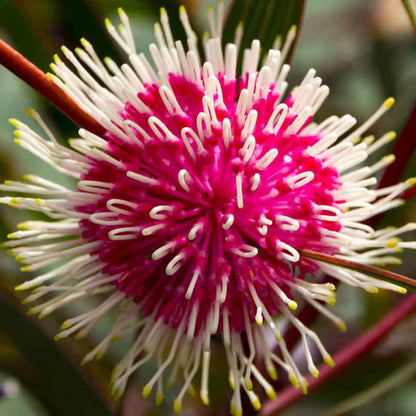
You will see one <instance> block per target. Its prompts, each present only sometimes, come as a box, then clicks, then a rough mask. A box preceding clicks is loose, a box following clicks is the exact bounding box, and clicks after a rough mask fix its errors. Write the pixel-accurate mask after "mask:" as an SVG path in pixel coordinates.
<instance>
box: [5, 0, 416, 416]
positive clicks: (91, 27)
mask: <svg viewBox="0 0 416 416" xmlns="http://www.w3.org/2000/svg"><path fill="white" fill-rule="evenodd" d="M204 3H205V4H204ZM186 4H187V6H188V8H190V9H191V11H192V12H193V13H194V18H195V20H196V21H197V22H198V24H199V25H200V26H201V27H204V26H206V20H205V18H204V17H205V14H206V13H205V10H206V4H208V2H203V1H192V0H190V1H188V2H186ZM118 6H122V7H123V8H124V9H125V10H126V12H127V13H128V14H129V17H130V19H131V25H132V28H133V32H134V36H135V40H136V42H137V45H138V48H137V49H138V50H147V46H148V45H149V44H150V43H151V42H152V41H153V33H152V29H153V23H154V22H155V21H156V19H157V14H158V12H157V10H158V8H159V7H160V6H166V7H168V9H172V10H176V9H177V5H176V4H175V1H174V0H165V1H163V0H117V1H115V0H71V1H69V0H37V1H33V0H0V37H2V38H4V39H5V40H6V41H8V42H10V43H11V44H12V45H13V46H14V47H15V48H16V49H17V50H19V51H20V52H22V53H23V54H24V55H25V56H26V57H27V58H28V59H30V60H31V61H32V62H34V63H35V64H36V65H38V66H39V67H40V68H41V69H42V70H44V71H47V70H48V64H49V62H50V61H51V60H52V57H53V54H54V53H56V52H58V51H59V50H60V46H61V45H63V44H65V45H66V46H68V47H69V48H74V47H76V46H78V42H79V38H80V37H86V38H87V39H88V40H89V41H90V42H91V43H93V44H94V46H95V47H96V50H97V51H98V52H99V54H100V55H101V56H102V57H104V56H107V55H108V56H111V57H113V58H115V59H116V60H119V61H123V59H124V57H123V54H122V53H121V51H119V50H118V49H117V48H116V47H115V45H114V43H113V42H112V41H111V39H110V37H109V35H107V33H106V32H105V29H104V24H103V21H104V18H105V17H110V18H112V19H113V20H114V21H117V18H116V9H117V7H118ZM171 13H172V12H171ZM171 18H173V16H171ZM272 21H273V19H272ZM311 67H313V68H315V69H316V70H317V72H318V74H319V76H321V77H322V78H323V80H324V83H326V84H327V85H328V86H329V87H330V89H331V95H330V96H329V98H328V99H327V101H326V103H325V105H324V106H323V108H322V109H321V111H320V112H319V114H318V120H323V119H324V118H326V117H327V116H328V115H330V114H336V115H342V114H345V113H350V114H352V115H354V116H355V117H356V118H357V119H358V120H359V121H364V120H365V119H366V118H368V117H369V116H370V115H371V114H372V112H373V111H374V110H375V109H376V108H377V107H378V106H379V105H380V103H381V102H382V101H383V100H384V99H385V98H386V97H388V96H391V95H392V96H394V97H395V98H396V105H395V106H394V107H393V109H392V110H391V111H390V112H389V113H388V115H386V116H385V117H384V118H383V119H382V120H381V121H379V122H378V123H377V124H376V126H374V128H373V129H372V133H373V134H375V135H376V137H377V136H380V135H381V134H382V133H383V132H385V131H387V130H395V131H397V132H398V133H400V131H401V129H402V128H403V126H404V124H405V122H406V120H407V117H408V115H409V112H410V110H411V108H412V106H413V105H414V102H415V97H416V41H415V38H414V36H413V34H412V28H411V25H410V22H409V19H408V16H407V15H406V13H405V10H404V8H403V6H402V3H401V2H400V1H399V0H373V1H365V0H310V1H309V2H307V8H306V12H305V16H304V24H303V26H302V29H301V35H300V39H299V41H298V46H297V49H296V51H295V55H294V59H293V62H292V68H293V70H292V72H291V75H290V77H289V81H290V83H291V85H296V83H297V82H299V81H300V80H301V78H302V77H303V76H304V74H305V73H306V72H307V70H308V69H309V68H311ZM31 107H33V108H36V109H37V110H38V111H39V112H40V113H41V115H42V117H43V118H44V120H45V121H47V124H48V125H49V126H50V127H51V129H52V130H53V131H54V133H55V134H56V136H57V137H59V138H60V140H62V142H64V141H65V140H66V139H67V138H70V137H74V136H76V134H77V129H76V126H75V125H73V124H72V123H71V122H70V121H68V120H67V119H66V118H65V117H64V116H62V115H60V114H59V113H58V112H57V111H56V110H54V109H53V108H51V106H50V105H49V104H48V103H46V102H45V100H44V99H43V98H41V97H39V96H38V95H37V94H35V93H34V92H33V91H32V90H31V89H30V88H29V87H28V86H26V85H24V84H23V82H21V81H20V80H18V79H17V78H16V77H15V76H14V75H12V74H10V73H9V72H7V71H6V70H5V69H4V68H0V126H1V127H0V180H4V179H6V178H13V179H17V178H18V177H20V176H21V175H22V174H24V173H29V172H33V173H36V174H38V175H41V176H50V177H53V178H55V177H56V176H57V174H56V173H55V172H54V171H51V169H50V168H49V167H48V166H47V165H46V164H43V163H42V162H38V160H37V159H35V158H34V157H33V156H32V155H31V154H29V153H27V152H25V151H22V150H21V149H19V148H18V147H17V146H16V145H15V144H14V142H13V128H12V126H10V125H9V124H8V123H7V119H8V118H9V117H15V118H18V119H21V120H23V121H24V122H27V123H28V124H31V120H28V119H29V117H28V116H26V115H25V113H24V110H25V109H26V108H31ZM383 151H385V149H383ZM415 166H416V164H415V157H414V155H413V156H412V160H411V163H410V164H409V166H408V168H407V170H406V176H414V175H415V174H416V169H415ZM59 180H61V181H65V180H66V181H68V180H67V179H65V178H60V179H59ZM26 216H27V214H26V213H23V212H17V211H14V210H13V211H12V210H10V209H7V208H3V207H0V232H1V235H0V240H2V241H3V240H5V238H6V235H7V233H8V232H11V230H13V228H14V226H15V225H16V224H17V223H18V222H19V221H21V220H22V219H23V218H26ZM415 218H416V204H415V203H414V202H410V203H409V204H407V205H406V207H403V208H400V209H398V210H396V211H395V212H394V213H392V214H389V215H388V216H387V217H386V218H385V219H384V221H385V223H398V224H402V223H405V222H410V221H415ZM412 237H413V239H416V235H413V236H412ZM415 259H416V257H415V255H414V254H411V253H410V254H406V256H405V259H404V265H403V266H401V267H400V268H396V270H397V271H399V272H402V273H404V274H407V275H408V276H416V264H415ZM0 265H1V267H0V270H1V271H0V278H1V283H0V289H1V292H0V295H1V299H2V300H1V302H2V305H0V384H1V383H4V381H5V380H9V379H15V380H17V382H18V383H19V386H20V389H19V391H18V392H17V393H16V395H14V397H11V398H8V399H0V415H1V416H21V415H24V416H31V415H36V416H43V415H48V414H49V415H54V416H55V415H61V414H67V415H74V414H75V412H77V413H78V414H79V415H100V416H101V415H104V414H105V411H106V410H105V406H104V408H103V409H104V410H103V409H101V408H100V407H99V404H98V403H102V401H101V400H99V399H98V397H104V401H105V400H108V389H107V386H106V384H107V381H108V378H109V372H110V369H111V367H112V365H113V364H114V362H115V361H116V360H117V357H120V356H121V355H122V354H123V353H124V351H125V350H126V344H123V343H120V344H119V345H116V346H115V347H113V348H112V349H111V351H110V354H109V356H108V357H106V358H105V359H104V360H103V361H101V362H100V363H97V364H92V365H88V366H87V367H86V368H85V369H83V370H82V371H83V373H82V374H83V376H80V374H81V373H79V371H81V370H80V369H79V368H78V367H77V365H76V364H74V363H77V362H79V361H80V359H81V357H82V355H83V354H85V352H87V351H88V345H89V344H91V345H92V344H94V340H95V339H99V337H100V334H103V333H105V331H106V329H107V327H108V324H107V323H106V322H104V323H103V324H102V325H101V326H100V327H99V328H98V329H97V331H95V332H94V333H93V334H92V336H91V337H90V338H89V339H88V340H87V341H85V342H76V341H73V340H71V339H69V340H64V341H61V342H60V343H59V344H54V342H53V341H51V340H52V339H53V335H54V333H56V332H57V330H58V327H59V324H60V322H61V321H62V317H63V316H67V315H68V313H69V314H70V313H71V308H69V309H66V310H62V311H59V312H58V313H57V314H54V315H53V316H51V317H48V318H46V319H45V320H44V321H40V322H37V320H30V321H27V320H25V319H23V315H19V313H14V314H13V313H12V312H11V311H12V310H16V307H17V306H16V305H18V304H19V299H17V297H16V295H15V294H12V293H11V289H12V288H13V287H14V286H15V285H17V284H18V283H20V282H21V281H23V280H24V279H26V278H27V276H23V275H22V274H21V273H20V271H19V269H18V267H17V265H16V264H15V263H14V262H13V260H12V259H11V258H10V257H9V256H7V254H6V253H5V252H4V251H0ZM5 299H14V301H12V303H13V302H15V304H14V306H13V307H11V306H10V303H8V302H9V301H6V300H5ZM338 299H339V301H338V306H336V308H335V309H336V312H337V313H339V314H341V315H342V316H344V318H345V320H346V321H347V323H348V327H349V329H348V331H347V332H346V333H345V334H344V333H343V334H340V333H338V331H337V329H335V328H333V327H332V326H330V325H329V324H328V322H327V321H325V320H318V321H317V323H316V326H315V327H316V330H317V332H318V334H319V335H320V336H321V339H323V341H324V343H325V344H326V345H327V346H328V349H329V351H336V350H337V349H339V348H341V347H342V346H344V345H346V343H347V342H348V340H350V339H353V337H355V336H356V335H358V334H359V333H361V332H362V331H363V330H364V329H365V328H366V327H368V326H369V325H370V324H371V323H373V322H374V321H375V320H377V319H378V318H379V317H380V316H382V315H383V313H385V312H386V311H387V310H388V309H389V307H391V305H392V304H393V303H394V302H395V300H396V298H395V296H394V295H391V294H384V293H382V294H379V295H367V294H365V293H363V292H362V291H359V290H354V289H351V288H347V287H341V288H340V290H339V294H338ZM88 306H89V305H80V308H83V307H84V308H85V307H86V308H88ZM19 308H20V311H21V312H22V311H24V310H25V308H24V307H20V306H19ZM72 312H73V309H72ZM26 321H27V322H26ZM39 330H40V331H39ZM415 330H416V319H414V320H410V321H408V322H406V323H405V324H404V325H403V326H402V327H400V328H398V329H397V331H395V333H394V334H393V335H392V336H390V337H389V339H388V340H386V341H385V342H384V343H383V345H382V346H381V347H379V348H378V349H377V350H376V351H375V352H374V353H372V354H371V356H368V357H366V358H365V359H364V360H362V361H360V363H359V364H356V365H354V366H353V367H352V368H351V369H350V370H349V371H347V372H345V373H343V376H342V377H339V378H338V379H337V380H336V381H334V382H331V383H330V384H329V385H326V386H324V388H322V389H321V390H320V391H319V392H316V393H312V394H311V395H310V396H308V397H306V398H305V400H303V401H302V402H301V403H299V404H298V405H296V406H294V407H293V408H292V409H290V410H289V411H287V412H285V414H287V415H289V416H291V415H293V416H295V415H312V416H313V415H322V414H324V413H325V412H326V411H328V410H330V409H331V408H334V407H335V406H336V405H337V404H339V403H341V402H343V401H344V400H346V399H347V398H349V397H351V396H353V395H355V394H356V393H358V392H360V391H363V390H365V389H367V388H369V387H371V386H372V385H374V384H376V383H377V382H379V381H381V380H383V379H385V378H386V377H388V376H389V375H390V374H391V373H393V372H394V371H395V370H396V369H398V368H400V366H402V365H405V366H406V365H407V364H406V363H409V362H411V361H414V356H415V346H416V338H415V335H414V334H415ZM39 333H40V334H41V335H39ZM218 350H219V351H220V349H219V348H218ZM219 351H218V352H217V351H216V350H215V348H214V356H215V357H216V358H215V359H214V360H212V372H211V376H210V384H211V396H212V399H211V402H212V405H211V407H210V408H205V407H202V406H201V404H200V402H199V400H196V399H192V398H190V399H187V400H186V401H185V403H184V406H183V408H184V409H185V410H184V411H183V414H184V415H209V414H211V415H222V414H224V415H225V414H227V405H226V403H227V400H228V394H229V392H228V386H227V374H226V373H225V372H224V371H223V368H224V358H223V357H222V355H221V353H220V352H219ZM62 357H69V358H62ZM74 366H75V367H74ZM73 368H75V370H73ZM151 370H152V369H151V368H149V369H148V371H147V372H146V370H145V371H143V372H140V374H139V375H138V376H137V377H136V381H135V382H133V383H132V384H131V387H130V390H129V391H128V394H127V399H126V401H125V404H124V407H123V409H120V407H119V405H114V404H111V403H110V404H109V405H108V406H109V408H110V410H108V414H111V413H113V414H115V413H116V412H119V413H122V414H123V415H128V416H130V415H131V416H132V415H138V416H139V415H142V414H143V415H144V414H147V415H168V414H171V413H172V410H171V404H170V403H171V402H169V400H167V403H166V404H164V405H162V407H161V408H158V409H152V403H151V401H147V402H143V401H142V400H141V398H140V391H141V389H140V386H141V385H143V381H145V380H147V378H148V375H149V374H150V371H151ZM74 371H75V373H74ZM414 373H415V374H416V371H415V372H414ZM54 374H59V376H60V380H61V382H60V383H58V385H56V383H51V380H52V381H53V380H54V378H53V377H54V376H53V375H54ZM413 375H414V374H413ZM84 376H85V377H87V378H90V379H93V380H95V381H96V383H95V384H98V388H96V389H94V390H92V391H91V392H89V393H88V394H89V395H86V396H85V397H84V396H83V395H82V392H83V391H84V390H85V388H86V387H85V386H88V385H89V383H88V382H87V381H85V379H84V378H83V377H84ZM83 381H84V382H85V386H84V385H83V384H82V382H83ZM52 384H53V385H52ZM399 384H401V385H400V387H399V388H397V389H394V391H390V392H389V393H387V394H383V395H382V396H381V397H378V398H377V399H376V400H373V401H371V402H369V403H367V404H365V405H363V406H360V408H359V409H357V410H353V411H348V412H347V413H343V414H348V415H357V416H364V415H365V416H372V415H377V416H384V415H386V416H390V415H402V416H412V415H416V399H415V396H416V394H415V393H416V381H415V377H414V376H413V377H410V378H409V377H407V379H405V378H404V377H403V382H402V383H399ZM77 389H78V390H77ZM94 397H95V399H93V398H94ZM173 397H174V396H173V395H172V397H169V398H168V399H172V398H173ZM94 400H97V401H94ZM88 401H90V402H88ZM165 402H166V401H165Z"/></svg>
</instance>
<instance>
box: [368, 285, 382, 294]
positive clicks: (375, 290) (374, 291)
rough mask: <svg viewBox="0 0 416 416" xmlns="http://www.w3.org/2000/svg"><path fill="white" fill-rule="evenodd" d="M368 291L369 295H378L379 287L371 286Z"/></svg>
mask: <svg viewBox="0 0 416 416" xmlns="http://www.w3.org/2000/svg"><path fill="white" fill-rule="evenodd" d="M367 290H368V292H369V293H373V294H376V293H378V292H379V289H378V287H375V286H370V287H369V288H368V289H367Z"/></svg>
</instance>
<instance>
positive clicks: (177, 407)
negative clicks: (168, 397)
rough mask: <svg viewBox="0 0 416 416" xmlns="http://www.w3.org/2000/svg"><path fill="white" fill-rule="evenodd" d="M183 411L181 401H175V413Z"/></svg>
mask: <svg viewBox="0 0 416 416" xmlns="http://www.w3.org/2000/svg"><path fill="white" fill-rule="evenodd" d="M181 410H182V402H181V401H180V400H175V401H174V402H173V411H174V412H175V413H180V412H181Z"/></svg>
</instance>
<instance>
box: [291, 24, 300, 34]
mask: <svg viewBox="0 0 416 416" xmlns="http://www.w3.org/2000/svg"><path fill="white" fill-rule="evenodd" d="M297 30H298V27H297V26H296V25H292V26H290V29H289V32H295V33H296V32H297Z"/></svg>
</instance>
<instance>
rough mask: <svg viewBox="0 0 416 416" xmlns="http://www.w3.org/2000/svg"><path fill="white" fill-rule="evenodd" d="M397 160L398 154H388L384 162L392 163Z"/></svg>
mask: <svg viewBox="0 0 416 416" xmlns="http://www.w3.org/2000/svg"><path fill="white" fill-rule="evenodd" d="M395 160H396V156H394V155H387V156H384V157H383V162H384V163H388V164H390V163H393V162H394V161H395Z"/></svg>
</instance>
